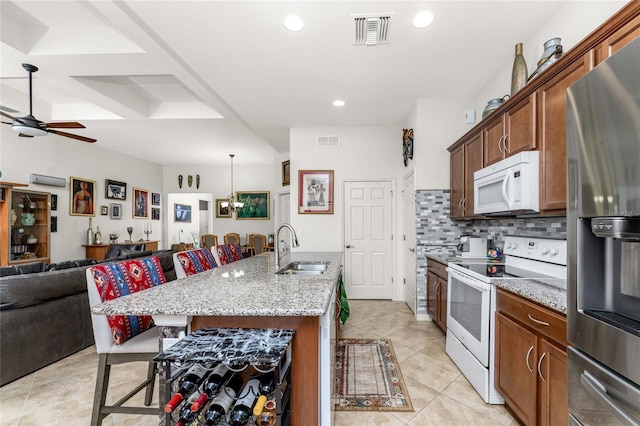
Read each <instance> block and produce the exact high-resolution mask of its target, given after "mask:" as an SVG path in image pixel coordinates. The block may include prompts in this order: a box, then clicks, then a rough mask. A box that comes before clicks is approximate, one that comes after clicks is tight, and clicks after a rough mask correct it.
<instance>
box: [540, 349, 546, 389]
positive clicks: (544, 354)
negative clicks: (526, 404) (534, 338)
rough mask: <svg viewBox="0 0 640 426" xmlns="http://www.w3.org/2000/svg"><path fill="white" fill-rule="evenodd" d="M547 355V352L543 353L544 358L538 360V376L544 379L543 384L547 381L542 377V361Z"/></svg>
mask: <svg viewBox="0 0 640 426" xmlns="http://www.w3.org/2000/svg"><path fill="white" fill-rule="evenodd" d="M546 355H547V353H546V352H543V353H542V356H541V357H540V359H539V360H538V376H540V378H541V379H542V381H543V382H546V380H545V379H544V376H543V375H542V370H541V369H540V364H542V360H543V359H544V357H545V356H546Z"/></svg>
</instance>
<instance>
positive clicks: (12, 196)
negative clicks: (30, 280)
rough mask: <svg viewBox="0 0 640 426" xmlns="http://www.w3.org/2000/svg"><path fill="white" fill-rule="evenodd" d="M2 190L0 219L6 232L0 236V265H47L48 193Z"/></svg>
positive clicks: (13, 189) (48, 258)
mask: <svg viewBox="0 0 640 426" xmlns="http://www.w3.org/2000/svg"><path fill="white" fill-rule="evenodd" d="M3 191H4V194H5V198H4V201H3V202H1V203H0V211H1V214H0V220H2V222H4V223H5V224H6V225H7V226H6V228H5V229H6V230H7V231H6V232H3V233H2V235H1V237H2V238H1V240H2V241H1V244H2V250H1V251H0V264H1V265H2V266H7V265H12V264H17V263H29V262H49V260H50V258H51V252H50V250H51V248H50V247H51V245H50V240H51V194H49V193H48V192H37V191H30V190H26V189H18V188H14V187H11V188H3ZM3 228H4V226H3Z"/></svg>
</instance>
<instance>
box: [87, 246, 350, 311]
mask: <svg viewBox="0 0 640 426" xmlns="http://www.w3.org/2000/svg"><path fill="white" fill-rule="evenodd" d="M342 257H343V253H342V252H291V253H289V254H288V255H286V256H284V257H283V258H282V259H281V261H280V266H281V267H282V266H285V265H287V264H288V263H289V262H294V261H303V262H329V266H328V268H327V270H326V271H325V273H324V274H322V275H277V274H276V273H275V272H276V268H275V265H274V260H275V254H274V253H273V252H271V253H267V254H262V255H258V256H252V257H249V258H246V259H243V260H240V261H237V262H233V263H229V264H227V265H223V266H220V267H218V268H214V269H212V270H209V271H204V272H201V273H199V274H196V275H193V276H190V277H186V278H182V279H179V280H175V281H171V282H168V283H166V284H163V285H161V286H157V287H153V288H150V289H148V290H144V291H141V292H138V293H134V294H131V295H129V296H124V297H121V298H119V299H116V300H112V301H109V302H105V303H101V304H99V305H96V306H94V307H93V308H92V309H91V311H92V312H93V313H94V314H106V315H175V316H322V315H324V314H325V312H327V309H328V308H329V303H330V301H331V297H332V295H333V293H334V292H335V288H336V287H335V286H336V284H337V282H338V276H339V274H340V270H341V265H342Z"/></svg>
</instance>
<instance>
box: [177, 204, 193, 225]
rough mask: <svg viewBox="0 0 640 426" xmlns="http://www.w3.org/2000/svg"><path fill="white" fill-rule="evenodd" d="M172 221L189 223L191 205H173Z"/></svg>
mask: <svg viewBox="0 0 640 426" xmlns="http://www.w3.org/2000/svg"><path fill="white" fill-rule="evenodd" d="M173 221H174V222H187V223H191V205H189V204H178V203H175V204H174V205H173Z"/></svg>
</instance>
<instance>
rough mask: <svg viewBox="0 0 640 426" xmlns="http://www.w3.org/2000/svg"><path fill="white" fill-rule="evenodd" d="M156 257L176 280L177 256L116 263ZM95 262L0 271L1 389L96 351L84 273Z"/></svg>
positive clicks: (159, 253)
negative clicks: (90, 349)
mask: <svg viewBox="0 0 640 426" xmlns="http://www.w3.org/2000/svg"><path fill="white" fill-rule="evenodd" d="M151 255H153V256H157V257H158V258H159V260H160V263H161V265H162V269H163V272H164V274H165V277H166V279H167V281H172V280H175V279H176V273H175V269H174V265H173V257H172V255H173V251H172V250H160V251H157V252H151V251H136V252H134V253H125V254H121V255H120V256H119V257H116V258H111V259H105V260H104V261H103V262H114V261H120V260H126V259H131V258H137V257H145V256H151ZM96 263H97V262H96V261H95V260H93V259H81V260H75V261H65V262H60V263H55V264H46V263H42V262H38V263H33V264H28V265H16V266H11V267H3V268H0V329H1V330H2V332H1V333H0V386H3V385H5V384H7V383H9V382H12V381H13V380H16V379H18V378H20V377H23V376H25V375H27V374H30V373H32V372H34V371H36V370H38V369H40V368H42V367H44V366H46V365H49V364H51V363H53V362H56V361H59V360H61V359H63V358H65V357H67V356H69V355H71V354H73V353H75V352H77V351H79V350H82V349H84V348H86V347H88V346H91V345H93V343H94V340H93V331H92V326H91V314H90V310H89V298H88V295H87V281H86V272H85V271H86V269H87V268H88V267H90V266H91V265H92V264H96Z"/></svg>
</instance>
